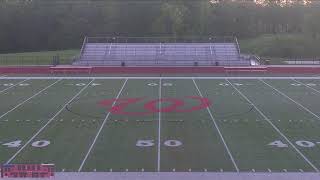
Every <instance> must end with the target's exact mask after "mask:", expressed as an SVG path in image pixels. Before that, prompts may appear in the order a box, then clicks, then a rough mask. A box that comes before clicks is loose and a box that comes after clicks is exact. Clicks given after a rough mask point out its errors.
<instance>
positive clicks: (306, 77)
mask: <svg viewBox="0 0 320 180" xmlns="http://www.w3.org/2000/svg"><path fill="white" fill-rule="evenodd" d="M292 78H295V79H320V76H299V77H298V76H297V77H293V76H283V77H272V76H265V77H259V76H251V77H248V76H243V77H240V76H230V77H224V76H221V77H208V76H197V77H193V76H190V77H185V76H173V77H169V76H168V77H163V76H161V77H160V76H159V77H157V76H141V77H139V76H138V77H137V76H129V77H128V76H122V77H121V76H117V77H102V76H97V77H93V76H91V77H89V76H86V77H84V76H80V77H79V76H74V77H71V76H57V77H49V76H37V77H30V76H29V77H28V76H23V77H0V79H44V80H46V79H71V80H72V79H80V80H88V79H89V80H91V79H96V80H99V79H128V80H130V79H142V80H143V79H146V80H147V79H187V80H191V79H221V80H224V79H279V80H280V79H283V80H287V79H292Z"/></svg>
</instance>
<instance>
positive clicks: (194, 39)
mask: <svg viewBox="0 0 320 180" xmlns="http://www.w3.org/2000/svg"><path fill="white" fill-rule="evenodd" d="M234 39H235V38H234V37H233V36H222V37H218V36H217V37H212V36H201V37H199V36H185V37H169V36H167V37H166V36H159V37H155V36H154V37H151V36H150V37H124V36H114V37H112V36H109V37H108V36H92V37H87V42H88V43H108V42H109V43H110V40H111V42H114V43H132V42H137V43H160V42H161V43H179V42H182V43H186V42H188V43H199V42H213V43H228V42H229V43H234Z"/></svg>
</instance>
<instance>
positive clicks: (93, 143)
mask: <svg viewBox="0 0 320 180" xmlns="http://www.w3.org/2000/svg"><path fill="white" fill-rule="evenodd" d="M127 81H128V79H126V80H125V81H124V83H123V85H122V87H121V89H120V91H119V93H118V95H117V97H116V99H118V98H119V97H120V95H121V92H122V90H123V88H124V87H125V86H126V84H127ZM115 104H116V101H114V102H113V103H112V105H111V107H113V106H114V105H115ZM109 116H110V112H108V114H107V115H106V117H105V118H104V120H103V122H102V124H101V126H100V128H99V130H98V132H97V134H96V136H95V138H94V140H93V142H92V144H91V146H90V148H89V150H88V152H87V154H86V156H85V157H84V159H83V160H82V162H81V165H80V167H79V169H78V172H80V171H81V170H82V168H83V166H84V164H85V163H86V161H87V159H88V157H89V155H90V153H91V151H92V149H93V147H94V145H95V144H96V141H97V139H98V137H99V135H100V133H101V131H102V129H103V128H104V126H105V124H106V122H107V120H108V118H109Z"/></svg>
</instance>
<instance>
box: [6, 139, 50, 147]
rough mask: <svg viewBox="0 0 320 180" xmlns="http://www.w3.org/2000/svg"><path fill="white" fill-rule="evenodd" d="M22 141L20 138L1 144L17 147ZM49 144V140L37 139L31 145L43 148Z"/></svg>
mask: <svg viewBox="0 0 320 180" xmlns="http://www.w3.org/2000/svg"><path fill="white" fill-rule="evenodd" d="M21 143H22V141H21V140H16V141H11V142H7V143H3V144H2V145H3V146H6V147H8V148H17V147H19V146H21ZM49 144H50V141H47V140H39V141H34V142H33V143H32V144H31V146H32V147H36V148H43V147H46V146H48V145H49Z"/></svg>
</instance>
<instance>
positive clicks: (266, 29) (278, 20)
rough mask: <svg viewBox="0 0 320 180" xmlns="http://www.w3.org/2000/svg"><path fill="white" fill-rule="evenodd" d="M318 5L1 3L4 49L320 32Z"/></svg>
mask: <svg viewBox="0 0 320 180" xmlns="http://www.w3.org/2000/svg"><path fill="white" fill-rule="evenodd" d="M319 19H320V11H319V6H317V5H302V4H301V3H297V4H292V5H290V6H281V5H279V4H277V3H270V4H268V5H258V4H255V3H252V2H245V3H243V2H242V3H239V2H230V1H222V2H220V3H213V2H212V1H209V0H198V1H188V0H175V1H173V0H170V1H169V0H168V1H165V0H149V1H145V0H138V1H137V0H132V1H129V0H126V1H123V0H105V1H94V0H81V1H80V0H74V1H72V0H69V1H56V0H32V1H30V0H29V1H14V0H11V1H2V2H0V53H9V52H25V51H41V50H60V49H72V48H80V47H81V44H82V41H83V38H84V36H136V37H144V36H173V37H184V36H237V37H238V38H239V39H247V38H254V37H258V36H261V35H264V34H281V33H290V34H304V35H306V36H308V37H310V38H312V39H319V37H320V21H319Z"/></svg>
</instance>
